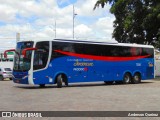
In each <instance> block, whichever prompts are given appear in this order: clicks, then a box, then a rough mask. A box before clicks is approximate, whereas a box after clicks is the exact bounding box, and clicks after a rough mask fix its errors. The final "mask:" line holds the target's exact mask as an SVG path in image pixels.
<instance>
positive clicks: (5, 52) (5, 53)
mask: <svg viewBox="0 0 160 120" xmlns="http://www.w3.org/2000/svg"><path fill="white" fill-rule="evenodd" d="M11 51H14V52H15V51H16V50H15V49H10V50H6V51H4V58H7V52H11Z"/></svg>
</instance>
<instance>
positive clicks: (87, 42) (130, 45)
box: [18, 39, 154, 48]
mask: <svg viewBox="0 0 160 120" xmlns="http://www.w3.org/2000/svg"><path fill="white" fill-rule="evenodd" d="M28 41H29V40H23V41H18V42H28ZM31 41H33V40H30V42H31ZM39 41H51V40H35V41H33V42H39ZM52 41H57V42H68V43H84V44H98V45H114V46H129V47H144V48H154V47H153V46H152V45H143V44H136V43H118V42H117V41H113V42H111V41H109V42H107V41H104V40H103V41H97V40H92V41H89V40H76V39H53V40H52Z"/></svg>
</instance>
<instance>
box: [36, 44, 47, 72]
mask: <svg viewBox="0 0 160 120" xmlns="http://www.w3.org/2000/svg"><path fill="white" fill-rule="evenodd" d="M35 47H36V48H37V50H35V53H34V60H33V69H34V70H38V69H43V68H45V67H46V65H47V62H48V56H49V42H47V41H43V42H37V44H36V46H35Z"/></svg>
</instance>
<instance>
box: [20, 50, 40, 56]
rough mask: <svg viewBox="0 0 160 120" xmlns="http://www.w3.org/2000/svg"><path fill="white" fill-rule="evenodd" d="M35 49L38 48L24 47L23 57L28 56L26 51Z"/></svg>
mask: <svg viewBox="0 0 160 120" xmlns="http://www.w3.org/2000/svg"><path fill="white" fill-rule="evenodd" d="M33 50H37V48H25V49H23V51H22V55H23V57H24V58H26V52H27V51H33Z"/></svg>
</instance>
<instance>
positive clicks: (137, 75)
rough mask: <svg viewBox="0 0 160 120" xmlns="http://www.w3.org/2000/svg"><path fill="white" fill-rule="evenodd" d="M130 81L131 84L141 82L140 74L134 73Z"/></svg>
mask: <svg viewBox="0 0 160 120" xmlns="http://www.w3.org/2000/svg"><path fill="white" fill-rule="evenodd" d="M131 82H132V83H133V84H138V83H140V82H141V75H140V73H135V74H134V76H133V79H132V81H131Z"/></svg>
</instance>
